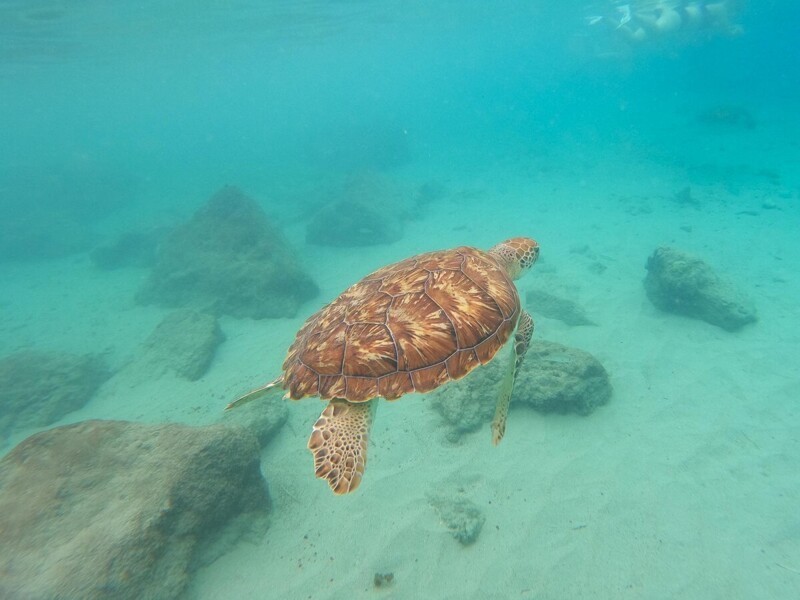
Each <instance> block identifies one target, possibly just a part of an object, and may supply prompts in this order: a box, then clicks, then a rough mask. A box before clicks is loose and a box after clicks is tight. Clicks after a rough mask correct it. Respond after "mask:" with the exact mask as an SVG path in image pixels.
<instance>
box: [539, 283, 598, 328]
mask: <svg viewBox="0 0 800 600" xmlns="http://www.w3.org/2000/svg"><path fill="white" fill-rule="evenodd" d="M525 304H526V306H530V307H532V309H533V311H534V312H535V313H536V314H537V315H542V316H543V317H547V318H548V319H557V320H559V321H561V322H562V323H564V324H566V325H571V326H576V325H596V324H597V323H595V322H594V321H592V320H591V319H590V318H589V317H587V316H586V313H585V312H584V310H583V309H582V308H581V307H580V306H578V305H577V304H575V302H573V301H572V300H568V299H567V298H561V297H560V296H556V295H555V294H551V293H549V292H545V291H543V290H533V289H532V290H528V291H527V292H526V294H525Z"/></svg>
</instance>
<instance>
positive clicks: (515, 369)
mask: <svg viewBox="0 0 800 600" xmlns="http://www.w3.org/2000/svg"><path fill="white" fill-rule="evenodd" d="M531 336H533V319H532V318H531V316H530V315H529V314H528V313H526V312H525V311H524V310H523V311H522V314H521V315H520V316H519V323H518V324H517V333H516V334H515V335H514V355H513V356H512V357H511V358H512V360H511V361H509V363H508V368H507V369H506V373H505V376H504V377H503V381H502V383H501V384H500V394H499V396H498V397H497V408H495V411H494V419H492V444H494V445H495V446H497V444H499V443H500V440H502V439H503V436H504V435H505V433H506V418H507V417H508V405H509V404H510V403H511V393H512V392H513V391H514V380H515V379H516V377H517V373H519V368H520V367H521V366H522V361H523V359H524V358H525V353H526V352H527V351H528V346H529V345H530V343H531Z"/></svg>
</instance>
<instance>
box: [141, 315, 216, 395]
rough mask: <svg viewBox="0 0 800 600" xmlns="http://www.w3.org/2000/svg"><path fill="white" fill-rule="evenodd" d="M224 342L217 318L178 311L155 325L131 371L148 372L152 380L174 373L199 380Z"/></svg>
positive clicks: (190, 379)
mask: <svg viewBox="0 0 800 600" xmlns="http://www.w3.org/2000/svg"><path fill="white" fill-rule="evenodd" d="M224 340H225V336H224V335H223V333H222V330H221V329H220V327H219V324H218V323H217V318H216V317H215V316H214V315H210V314H208V313H201V312H198V311H196V310H191V309H180V310H176V311H174V312H171V313H170V314H168V315H167V316H166V317H164V319H162V321H161V322H160V323H159V324H158V325H157V326H156V328H155V330H153V333H151V334H150V337H148V338H147V340H146V341H145V342H144V345H143V347H142V351H141V353H140V354H139V356H138V357H137V358H136V359H134V362H133V364H132V365H130V366H129V367H128V368H129V369H133V370H138V371H140V372H146V373H147V377H149V378H153V377H154V376H156V375H158V374H159V373H163V372H165V371H174V372H175V373H177V374H178V375H180V376H181V377H185V378H186V379H188V380H189V381H196V380H197V379H200V378H201V377H202V376H203V375H204V374H205V373H206V371H207V370H208V368H209V366H210V365H211V361H212V360H213V359H214V353H215V352H216V350H217V346H219V345H220V344H221V343H222V342H223V341H224Z"/></svg>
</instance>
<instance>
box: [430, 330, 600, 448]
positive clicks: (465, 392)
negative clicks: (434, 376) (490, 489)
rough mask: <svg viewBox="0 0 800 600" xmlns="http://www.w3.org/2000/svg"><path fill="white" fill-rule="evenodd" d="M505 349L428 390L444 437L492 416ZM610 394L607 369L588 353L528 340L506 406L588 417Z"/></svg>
mask: <svg viewBox="0 0 800 600" xmlns="http://www.w3.org/2000/svg"><path fill="white" fill-rule="evenodd" d="M506 352H507V349H503V350H501V353H502V354H501V355H500V356H497V357H496V358H495V359H494V360H493V361H492V362H490V363H489V364H488V365H486V366H483V367H478V368H477V369H476V370H475V371H473V372H472V373H470V374H469V375H468V376H467V377H465V378H464V379H462V380H460V381H454V382H451V383H448V384H447V385H445V386H442V387H441V388H439V389H437V390H434V391H433V392H431V393H430V394H429V397H430V399H431V404H432V406H433V408H434V409H435V410H436V411H437V412H438V413H439V415H440V416H441V417H442V419H443V420H444V422H445V424H446V425H447V429H448V432H447V439H448V440H450V441H452V442H457V441H459V440H460V439H461V437H462V436H463V435H464V434H466V433H469V432H472V431H476V430H477V429H479V428H481V427H482V426H483V425H484V424H485V423H488V422H490V421H491V420H492V417H493V415H494V410H495V404H496V402H497V393H498V388H497V386H498V385H499V384H500V378H501V375H502V373H503V369H505V368H506V361H507V360H508V358H509V356H508V354H506ZM611 393H612V388H611V383H610V381H609V379H608V373H607V372H606V370H605V368H603V365H602V364H600V362H599V361H598V360H597V359H596V358H594V357H593V356H592V355H591V354H589V353H588V352H584V351H583V350H578V349H577V348H569V347H567V346H562V345H561V344H556V343H554V342H547V341H544V340H539V339H536V338H534V339H533V340H532V341H531V345H530V347H529V348H528V352H527V354H526V355H525V361H524V362H523V363H522V367H521V368H520V372H519V373H518V375H517V380H516V382H515V384H514V393H513V395H512V396H511V406H512V407H516V406H529V407H531V408H533V409H535V410H538V411H540V412H545V413H546V412H558V413H568V412H575V413H578V414H581V415H588V414H590V413H591V412H592V411H594V409H595V408H597V407H598V406H601V405H603V404H605V403H606V402H608V400H609V399H610V398H611ZM510 418H511V419H513V415H512V416H511V417H510Z"/></svg>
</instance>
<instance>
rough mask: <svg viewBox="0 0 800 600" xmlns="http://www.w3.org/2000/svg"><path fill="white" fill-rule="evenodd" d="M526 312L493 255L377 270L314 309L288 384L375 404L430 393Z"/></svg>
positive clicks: (296, 392)
mask: <svg viewBox="0 0 800 600" xmlns="http://www.w3.org/2000/svg"><path fill="white" fill-rule="evenodd" d="M519 314H520V303H519V295H518V294H517V289H516V287H515V286H514V283H513V282H512V281H511V278H510V277H509V276H508V274H507V273H506V272H505V271H504V270H503V269H502V268H501V267H500V266H499V265H498V263H497V262H496V261H495V260H494V258H492V256H490V255H489V254H488V253H486V252H483V251H481V250H478V249H476V248H469V247H461V248H456V249H454V250H441V251H438V252H429V253H427V254H420V255H418V256H414V257H412V258H409V259H406V260H403V261H401V262H398V263H394V264H392V265H389V266H386V267H383V268H381V269H378V270H377V271H375V272H374V273H371V274H370V275H367V276H366V277H364V278H363V279H362V280H361V281H359V282H358V283H356V284H354V285H352V286H351V287H349V288H348V289H347V290H345V291H344V293H342V294H341V295H340V296H339V297H338V298H336V300H334V301H333V302H331V303H330V304H328V305H327V306H325V307H324V308H323V309H321V310H320V311H319V312H317V313H316V314H314V315H312V316H311V317H310V318H309V319H308V320H307V321H306V322H305V324H304V325H303V327H302V328H301V329H300V331H299V332H298V333H297V337H296V338H295V340H294V343H293V344H292V345H291V347H290V348H289V352H288V354H287V356H286V360H285V361H284V363H283V387H284V388H285V389H288V395H289V396H290V397H291V398H293V399H295V400H297V399H300V398H303V397H304V396H319V397H321V398H323V399H326V400H328V399H331V398H344V399H346V400H349V401H350V402H366V401H367V400H371V399H372V398H375V397H378V396H380V397H383V398H386V399H387V400H395V399H397V398H399V397H400V396H402V395H403V394H407V393H409V392H429V391H430V390H432V389H434V388H436V387H438V386H440V385H442V384H444V383H447V382H448V381H450V380H453V379H460V378H461V377H463V376H464V375H466V374H467V373H469V372H470V371H471V370H472V369H474V368H475V367H477V366H479V365H483V364H486V363H487V362H489V361H490V360H491V359H492V358H493V357H494V355H495V354H496V353H497V351H498V350H499V349H500V348H501V347H502V346H503V344H504V343H505V342H506V341H507V340H508V338H509V336H510V335H511V333H512V332H513V331H514V328H515V327H516V325H517V320H518V319H519Z"/></svg>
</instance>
